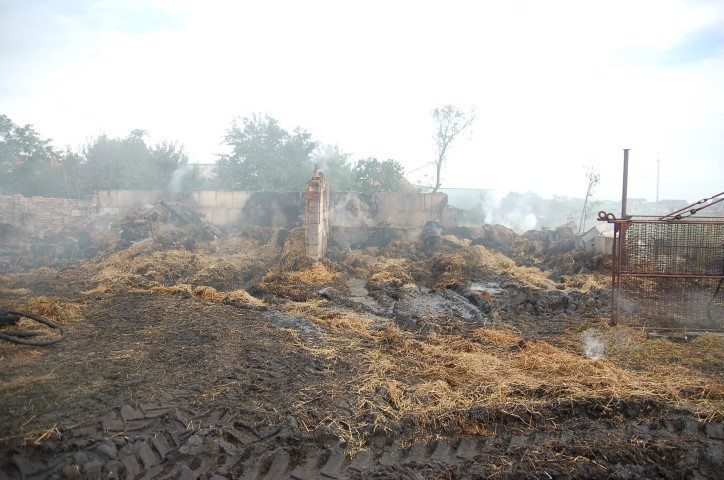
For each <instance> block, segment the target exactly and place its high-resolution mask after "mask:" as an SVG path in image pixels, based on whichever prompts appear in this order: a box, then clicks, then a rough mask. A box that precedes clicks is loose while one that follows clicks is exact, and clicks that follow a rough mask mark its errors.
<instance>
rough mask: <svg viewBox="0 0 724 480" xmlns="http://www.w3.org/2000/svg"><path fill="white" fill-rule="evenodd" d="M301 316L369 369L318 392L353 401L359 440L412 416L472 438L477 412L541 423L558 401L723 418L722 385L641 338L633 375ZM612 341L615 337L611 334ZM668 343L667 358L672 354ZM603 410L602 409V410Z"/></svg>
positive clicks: (477, 336) (538, 354) (315, 309)
mask: <svg viewBox="0 0 724 480" xmlns="http://www.w3.org/2000/svg"><path fill="white" fill-rule="evenodd" d="M295 308H296V309H297V313H298V314H300V315H303V316H305V317H307V318H310V319H312V320H313V321H314V322H315V323H317V324H319V325H323V326H324V327H325V328H327V329H328V330H330V331H332V332H338V333H341V334H342V335H339V336H335V337H331V336H330V337H327V338H326V340H325V347H326V348H327V349H333V351H334V353H332V352H328V354H329V355H331V356H333V357H334V358H338V359H344V358H348V357H349V356H350V355H351V354H352V353H353V354H354V355H355V357H354V358H355V359H356V360H355V361H356V362H357V363H361V364H362V366H363V372H362V374H361V375H360V376H359V378H358V379H357V381H355V382H354V384H348V385H335V384H331V383H330V384H327V385H324V386H322V387H321V388H322V390H321V391H326V392H337V391H345V390H349V391H353V392H355V395H356V403H354V406H355V408H354V409H353V411H354V412H355V413H354V414H352V415H350V416H349V417H348V418H340V419H335V420H336V421H338V422H343V423H345V424H346V425H349V426H350V430H349V431H350V432H352V433H351V434H350V433H349V432H347V433H346V435H351V437H352V438H353V439H354V438H357V440H359V441H361V440H360V439H361V438H362V437H363V434H362V433H361V431H362V430H363V428H364V427H365V425H367V424H368V422H370V419H375V420H374V422H375V423H378V424H380V425H383V424H385V423H386V422H388V421H400V420H401V419H402V418H403V417H407V418H412V419H414V420H415V424H416V425H417V426H418V427H420V428H421V429H422V431H425V429H426V428H427V427H426V425H427V426H430V428H431V430H433V428H432V426H437V427H439V426H440V425H445V424H448V425H458V426H459V427H461V428H463V430H464V431H475V428H476V427H475V425H472V424H470V425H469V423H470V419H469V418H468V417H467V416H466V415H467V414H466V412H469V411H470V409H473V408H476V409H479V408H491V409H495V408H502V409H504V410H506V411H511V412H513V411H525V412H532V413H533V416H535V412H538V411H541V410H542V409H544V408H546V405H550V404H554V403H556V402H561V401H564V402H593V403H594V404H596V402H600V401H603V402H606V401H611V399H645V398H646V399H650V398H655V399H660V400H662V401H665V402H672V403H676V404H679V405H683V406H685V407H686V408H689V409H690V410H691V411H692V412H694V413H695V414H696V415H698V416H699V418H701V419H706V420H707V421H721V420H722V419H724V408H723V406H722V402H723V400H722V399H724V382H722V380H721V379H716V378H713V377H711V376H707V375H702V374H701V373H700V372H697V371H695V370H692V369H690V368H684V367H683V365H672V364H670V363H667V362H669V361H671V359H672V357H671V355H668V356H661V354H660V352H661V350H660V349H661V348H663V347H664V345H663V344H662V345H659V344H658V342H657V341H653V342H652V341H651V340H646V339H645V338H642V337H641V336H638V335H635V341H636V343H640V342H642V341H643V342H644V343H645V344H646V343H648V345H643V348H644V350H645V351H650V354H648V355H646V354H645V355H643V358H640V359H639V363H638V365H636V366H635V367H636V368H631V367H632V365H625V364H621V363H620V362H619V361H618V358H620V355H619V356H615V355H610V356H609V357H608V358H604V359H601V360H591V359H588V358H586V356H585V355H584V354H583V353H582V351H581V352H579V351H577V350H574V349H570V348H560V347H556V346H553V345H551V344H549V343H547V342H545V341H541V340H530V341H522V340H521V338H520V336H519V335H517V334H516V333H515V332H513V331H510V330H499V329H491V328H484V329H478V330H476V331H474V332H473V335H472V336H468V337H463V336H456V335H439V334H432V335H429V336H427V337H425V338H418V337H415V335H414V334H412V333H410V332H407V331H403V330H400V329H399V328H397V327H396V326H395V325H394V324H392V323H389V324H388V325H387V326H386V328H384V329H381V330H379V329H377V328H375V322H374V321H373V320H371V319H369V318H364V317H359V316H356V315H349V314H342V313H340V312H329V311H326V310H324V309H323V308H321V307H320V306H318V305H315V304H304V305H302V304H297V305H296V306H295ZM606 333H607V335H609V337H610V336H611V335H613V334H615V332H614V331H613V330H612V331H608V332H606ZM632 333H634V334H636V333H637V332H635V331H634V332H632ZM624 334H628V331H625V332H624ZM662 342H665V343H666V344H667V345H666V346H668V347H669V349H670V347H671V346H672V345H671V342H668V341H662ZM695 343H696V342H691V347H690V348H693V349H695V350H697V351H699V353H701V352H703V351H704V350H706V351H710V350H713V351H714V352H717V353H715V354H714V355H719V356H721V355H722V354H721V353H720V352H721V351H722V348H721V343H720V339H715V338H712V337H709V336H706V337H702V339H701V340H699V344H698V345H695ZM304 345H305V344H304V342H301V346H302V347H303V348H304ZM685 348H686V347H685ZM581 350H582V347H581ZM654 352H659V353H654ZM360 359H361V360H360ZM605 399H608V400H605ZM601 407H602V408H604V409H605V404H602V405H601ZM356 429H359V431H357V433H355V431H356ZM347 440H349V439H347Z"/></svg>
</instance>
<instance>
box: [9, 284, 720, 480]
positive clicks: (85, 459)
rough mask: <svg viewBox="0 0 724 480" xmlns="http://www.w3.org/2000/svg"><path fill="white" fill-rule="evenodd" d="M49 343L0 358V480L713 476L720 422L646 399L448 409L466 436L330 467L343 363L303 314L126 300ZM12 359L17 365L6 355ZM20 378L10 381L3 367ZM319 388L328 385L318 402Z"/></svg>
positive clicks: (344, 380) (401, 426) (378, 437)
mask: <svg viewBox="0 0 724 480" xmlns="http://www.w3.org/2000/svg"><path fill="white" fill-rule="evenodd" d="M86 318H87V320H88V321H87V322H86V323H84V324H83V325H77V326H72V327H71V328H70V335H69V337H68V339H67V340H66V341H64V342H61V343H59V344H56V345H54V346H52V347H45V348H28V347H17V348H16V349H10V350H4V351H3V356H4V358H5V362H6V365H7V366H6V367H5V368H4V369H3V372H2V374H0V377H1V378H2V381H3V382H10V381H15V382H17V381H18V379H19V378H20V380H21V381H23V382H25V385H24V386H23V388H20V387H18V388H17V392H18V394H16V395H11V396H9V397H8V398H5V399H3V402H2V404H1V406H0V424H1V425H2V431H3V432H4V435H3V437H4V438H3V442H2V445H1V446H0V449H1V450H2V458H3V460H2V461H0V478H53V477H54V478H101V477H104V478H140V477H144V478H302V479H303V478H717V476H718V473H719V469H720V468H721V466H722V439H723V438H724V432H722V425H721V423H700V422H697V421H696V420H695V419H694V418H693V416H692V415H691V414H690V413H689V412H687V411H685V410H683V409H681V408H678V407H675V406H672V405H667V404H666V403H664V402H662V401H658V400H655V399H637V400H625V401H623V400H616V399H594V400H589V401H585V402H567V401H565V400H561V401H558V402H551V403H549V404H547V405H546V406H545V408H544V409H543V410H542V411H538V412H535V413H531V412H526V411H518V410H516V409H515V408H513V409H506V408H505V407H504V406H501V407H500V408H497V409H475V408H473V409H470V410H469V411H467V412H461V414H463V415H464V416H465V418H466V419H467V423H468V425H467V430H468V431H469V430H470V428H471V427H470V426H471V425H474V426H476V427H477V430H478V432H479V434H477V435H469V434H465V433H463V432H461V431H460V430H459V429H458V430H456V429H455V428H450V426H447V427H445V428H443V429H442V430H440V431H438V432H435V435H434V436H432V437H431V436H429V435H427V436H424V437H423V436H420V435H418V433H420V432H418V431H417V427H416V426H415V424H414V422H410V423H406V422H401V423H397V424H390V425H381V426H378V427H377V428H375V429H371V430H369V431H368V432H367V437H366V439H365V440H366V445H367V446H366V448H363V449H359V450H357V451H356V454H355V453H354V452H349V451H348V452H347V455H345V447H347V445H345V444H344V442H342V443H340V442H339V438H340V432H339V431H338V429H340V428H341V429H343V428H344V425H332V426H328V427H318V428H316V429H313V430H311V431H310V430H308V429H307V428H306V426H307V425H319V424H323V423H324V422H322V420H323V419H324V417H325V416H326V417H330V418H343V417H345V416H346V415H349V411H348V410H349V408H350V401H349V399H348V398H346V396H345V395H344V394H343V393H340V392H344V391H345V390H346V389H347V388H349V389H351V388H352V387H353V386H354V384H355V381H356V379H357V378H358V377H359V374H360V372H359V369H358V365H359V363H358V362H356V361H354V352H350V355H349V356H346V357H345V359H344V360H341V359H337V360H335V361H330V360H329V359H328V358H324V357H320V356H314V355H311V354H310V353H309V352H307V351H306V350H301V349H298V348H295V347H294V343H293V340H294V338H295V337H297V336H301V337H303V338H305V339H306V340H307V341H311V342H315V341H316V342H318V343H319V344H320V346H322V345H324V344H325V343H328V342H334V340H335V339H334V336H335V335H337V334H335V333H334V332H332V331H325V330H324V329H323V328H322V327H320V326H318V325H316V324H314V323H313V322H310V321H309V320H307V319H305V318H302V317H294V316H289V315H285V314H283V313H280V312H276V311H273V309H272V310H267V311H257V310H252V309H246V308H237V307H234V306H231V305H222V304H210V303H204V302H201V301H199V300H197V299H195V298H187V297H183V296H169V295H156V294H149V293H127V294H123V295H107V296H103V298H98V299H97V300H95V301H93V302H92V304H91V305H90V310H89V312H88V313H87V314H86ZM20 348H24V349H25V350H24V352H23V354H24V356H23V359H24V360H23V362H22V365H21V364H20V362H19V361H18V360H19V359H14V358H13V356H14V355H17V354H18V353H19V352H18V351H17V350H18V349H20ZM13 369H22V375H21V376H20V377H18V375H17V373H18V372H17V371H12V370H13ZM330 379H332V380H333V381H334V383H335V384H337V385H340V387H341V388H340V389H339V390H337V391H335V392H328V391H325V390H324V385H327V384H328V382H329V381H330Z"/></svg>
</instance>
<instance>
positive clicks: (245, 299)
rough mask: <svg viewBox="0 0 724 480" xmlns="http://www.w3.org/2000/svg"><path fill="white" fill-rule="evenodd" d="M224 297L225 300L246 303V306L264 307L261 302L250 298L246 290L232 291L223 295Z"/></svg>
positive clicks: (263, 303) (252, 297)
mask: <svg viewBox="0 0 724 480" xmlns="http://www.w3.org/2000/svg"><path fill="white" fill-rule="evenodd" d="M224 296H225V298H230V299H232V300H237V301H240V302H242V303H246V304H247V305H252V306H255V307H262V306H264V305H266V303H265V302H264V301H263V300H260V299H258V298H256V297H254V296H252V295H251V294H250V293H249V292H247V291H246V290H233V291H231V292H226V293H225V294H224Z"/></svg>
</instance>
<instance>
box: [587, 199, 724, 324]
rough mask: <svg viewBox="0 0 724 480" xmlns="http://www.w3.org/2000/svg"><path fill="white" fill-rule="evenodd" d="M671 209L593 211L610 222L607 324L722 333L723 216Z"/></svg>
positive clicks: (723, 281)
mask: <svg viewBox="0 0 724 480" xmlns="http://www.w3.org/2000/svg"><path fill="white" fill-rule="evenodd" d="M677 213H678V212H674V214H671V215H667V216H665V217H643V216H636V217H626V218H625V219H616V218H614V217H613V215H612V214H605V213H604V212H601V213H600V214H599V219H600V220H606V221H608V222H610V223H613V224H614V243H613V283H612V302H613V303H612V308H611V323H612V324H616V323H621V324H624V325H628V326H631V327H637V328H650V329H653V330H677V331H681V330H687V331H709V332H724V286H723V285H722V284H723V283H724V218H723V217H708V218H700V217H697V218H696V219H694V218H693V217H691V216H690V215H693V213H696V209H695V210H694V212H693V213H690V214H689V215H681V214H677ZM682 217H685V218H682Z"/></svg>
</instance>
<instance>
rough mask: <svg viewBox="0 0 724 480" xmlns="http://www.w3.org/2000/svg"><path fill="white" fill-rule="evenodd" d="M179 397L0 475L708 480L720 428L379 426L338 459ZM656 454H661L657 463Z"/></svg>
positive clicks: (279, 430) (77, 432)
mask: <svg viewBox="0 0 724 480" xmlns="http://www.w3.org/2000/svg"><path fill="white" fill-rule="evenodd" d="M180 404H187V403H184V402H183V401H182V399H176V400H174V401H168V402H165V403H164V402H154V403H147V404H140V405H137V406H131V405H123V406H121V407H119V408H116V409H114V410H113V411H111V412H108V413H106V414H104V415H101V416H99V417H98V419H97V422H96V423H94V424H92V425H86V426H78V427H75V428H70V429H67V430H65V431H61V432H60V435H57V436H52V435H51V436H50V437H49V438H48V439H47V440H46V441H44V442H43V443H42V444H40V445H32V444H31V445H26V446H22V447H21V446H17V447H15V448H13V449H11V450H10V451H7V452H5V454H4V455H3V457H4V458H5V460H0V479H2V480H4V479H15V478H25V479H39V478H63V479H64V478H68V479H84V478H88V479H94V478H111V479H126V478H143V479H195V478H209V479H217V480H218V479H222V478H241V479H269V480H272V479H294V480H311V479H340V480H341V479H362V478H370V477H373V478H440V477H443V478H470V477H471V476H474V475H480V474H485V475H484V476H486V477H487V476H493V477H499V478H541V477H542V478H547V476H550V477H551V478H555V477H558V478H571V477H573V478H575V477H580V476H581V475H583V476H586V477H591V478H596V477H606V476H608V475H609V474H610V473H611V472H614V473H615V472H618V475H614V476H623V477H625V476H626V475H629V476H630V475H632V474H633V475H634V477H635V476H651V475H654V476H656V475H657V474H658V475H662V474H663V476H664V477H666V473H671V472H672V470H657V468H659V467H661V468H668V467H674V466H677V465H678V472H679V473H680V474H681V475H679V476H681V477H682V478H686V477H692V478H702V477H703V478H707V477H709V475H708V473H713V472H714V471H715V470H714V467H716V465H719V466H721V461H722V448H721V447H722V442H723V441H724V429H723V428H722V424H721V423H708V424H706V423H705V424H700V423H697V422H696V421H695V420H693V419H692V418H691V417H690V416H688V415H684V414H683V412H681V415H678V416H677V415H676V414H671V413H670V414H669V415H668V416H667V417H666V419H663V420H662V419H661V418H659V419H651V418H649V423H646V422H637V421H634V418H635V414H634V415H632V416H631V418H630V419H629V420H628V421H627V425H626V427H625V430H626V432H625V433H626V434H627V435H631V439H630V444H629V445H627V444H626V441H625V439H624V438H623V437H621V433H622V432H621V425H620V424H619V423H618V419H613V418H612V417H610V416H601V417H599V418H598V419H595V418H594V419H591V418H590V416H589V417H586V416H585V415H584V417H586V418H584V419H581V418H580V413H581V412H580V411H576V412H567V413H564V416H568V417H569V418H568V419H565V418H562V419H561V420H562V421H563V422H564V423H565V422H568V423H569V424H568V425H566V426H561V425H558V426H557V427H556V428H555V429H553V430H545V429H536V430H533V431H528V432H527V433H525V432H524V431H521V430H518V429H517V427H515V426H513V427H512V428H511V426H510V425H508V426H507V427H504V426H503V423H502V422H500V421H499V420H500V419H498V420H496V425H497V426H498V427H499V428H500V432H498V433H497V434H494V435H488V436H462V437H459V438H455V439H451V438H439V439H437V440H433V441H429V442H419V441H418V442H413V443H411V444H403V443H402V441H401V440H400V439H399V437H397V436H396V435H395V433H394V432H390V433H388V434H384V435H379V436H376V437H374V438H372V439H371V440H370V445H369V448H368V449H367V450H363V451H360V452H358V453H356V454H355V455H353V456H348V455H346V454H345V452H344V450H343V449H342V448H340V447H339V446H338V444H337V442H336V440H335V439H331V438H321V437H319V436H315V434H314V433H305V432H301V431H300V429H299V428H298V427H297V426H296V422H295V421H294V420H293V419H287V420H285V421H283V422H281V423H278V424H265V423H263V422H259V421H258V420H257V419H254V418H252V416H251V415H244V414H238V413H234V414H231V413H229V412H228V411H226V410H224V409H215V408H212V409H211V410H207V411H202V412H201V413H199V412H194V411H192V410H189V409H187V408H183V407H180V406H179V405H180ZM654 407H655V405H654ZM623 408H624V409H626V408H628V407H627V406H626V405H624V406H623ZM574 414H575V415H577V416H578V418H577V419H575V420H574V419H573V415H574ZM672 415H673V416H672ZM596 420H598V423H592V422H595V421H596ZM570 422H575V423H570ZM586 427H588V428H586ZM596 430H600V431H596ZM605 435H614V437H615V436H616V435H618V438H613V440H614V441H613V442H611V444H610V445H608V446H607V445H595V444H593V443H591V442H589V443H586V441H584V440H586V438H588V439H589V440H591V439H593V440H594V441H595V439H596V438H603V436H605ZM667 439H675V440H676V441H677V443H676V444H677V445H678V447H674V446H672V445H671V444H669V443H668V442H667V441H666V440H667ZM717 452H718V453H717ZM574 456H575V458H574ZM666 456H668V457H669V460H668V461H665V462H662V461H661V460H659V457H661V458H665V457H666ZM565 458H568V461H567V462H566V461H561V459H565ZM571 459H572V460H571ZM597 459H598V460H599V461H597ZM603 459H605V460H603ZM657 460H658V461H659V465H658V466H657V465H656V462H657ZM516 469H517V470H516ZM617 469H618V470H617ZM699 469H701V470H699ZM546 475H547V476H546ZM697 475H698V477H697ZM632 478H633V477H632Z"/></svg>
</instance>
